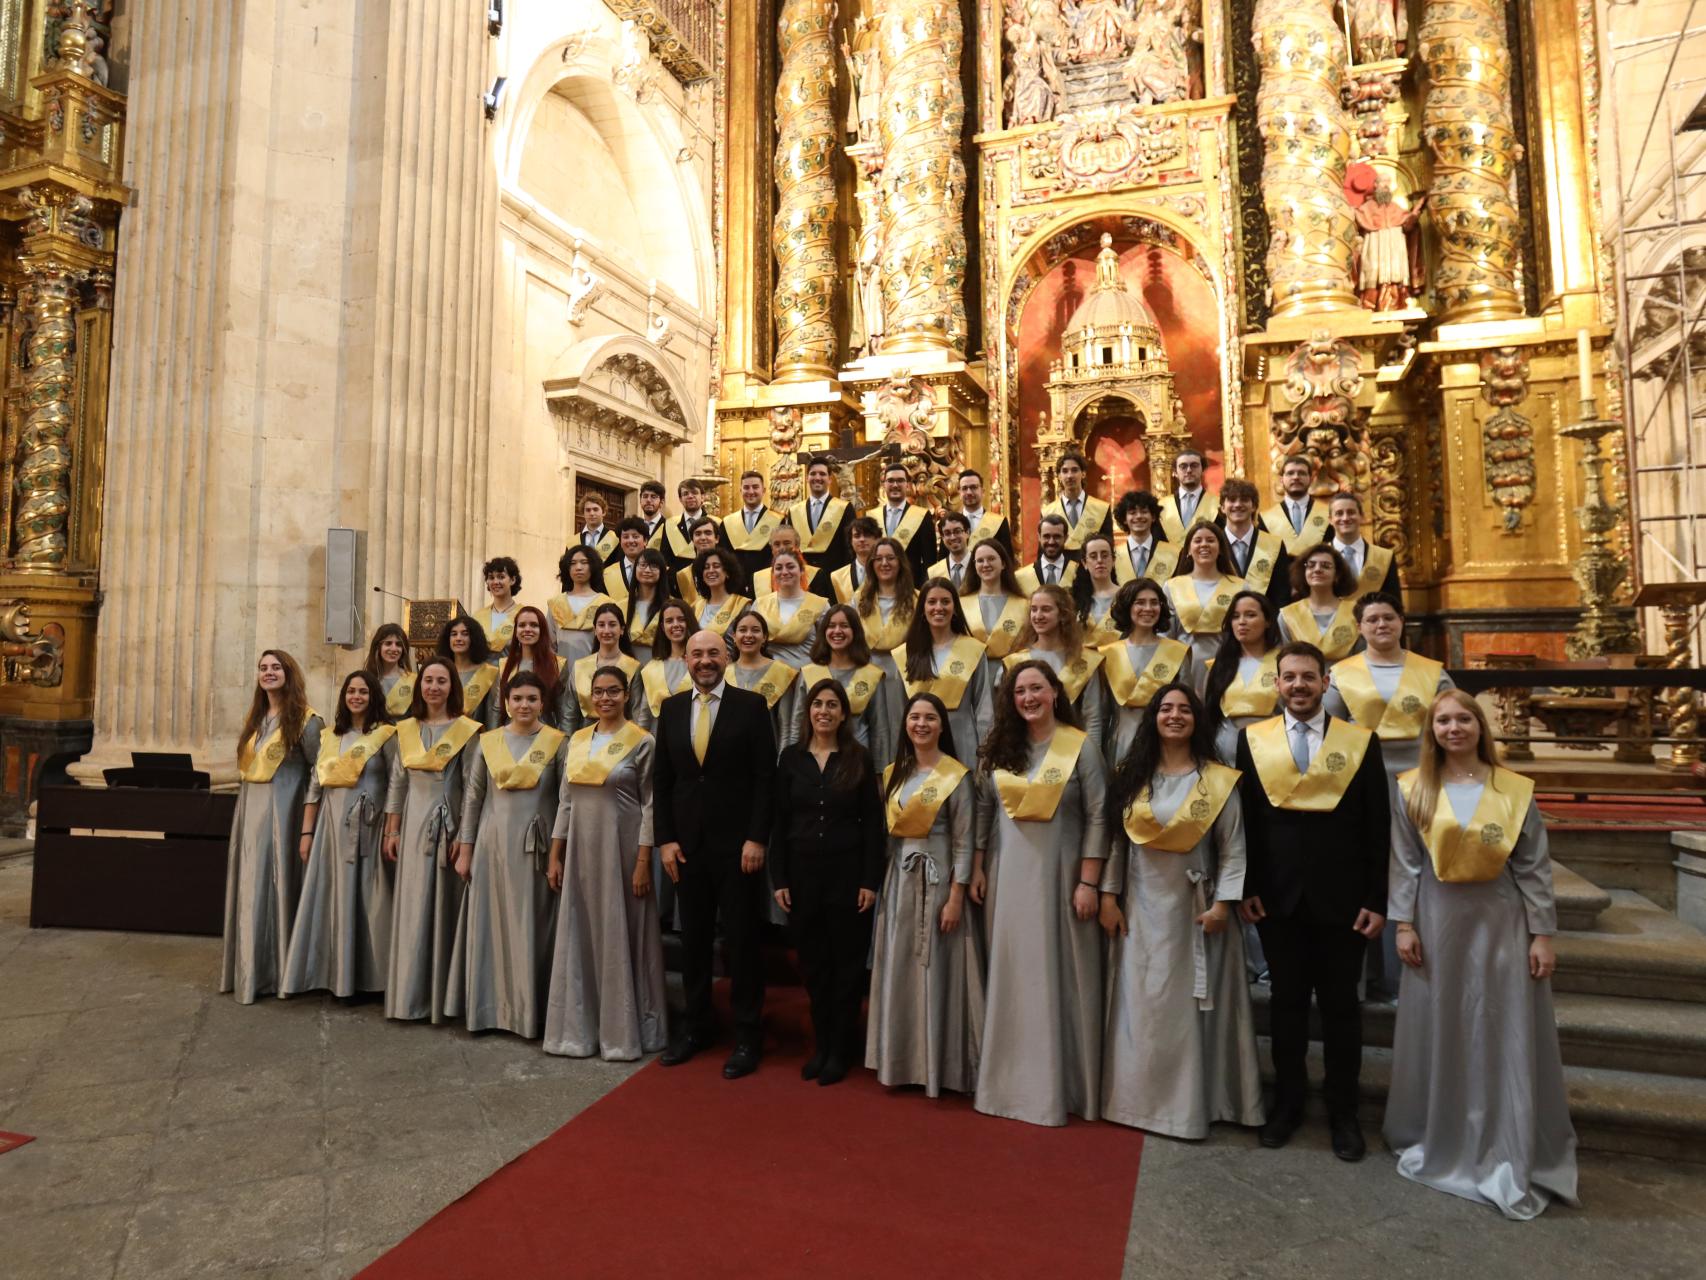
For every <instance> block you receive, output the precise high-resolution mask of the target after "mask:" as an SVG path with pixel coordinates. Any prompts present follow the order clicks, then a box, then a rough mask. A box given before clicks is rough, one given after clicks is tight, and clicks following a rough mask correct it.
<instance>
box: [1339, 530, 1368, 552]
mask: <svg viewBox="0 0 1706 1280" xmlns="http://www.w3.org/2000/svg"><path fill="white" fill-rule="evenodd" d="M1367 545H1368V540H1367V539H1366V538H1364V537H1363V536H1362V535H1361V534H1358V535H1357V540H1356V541H1355V542H1340V541H1339V535H1338V534H1336V533H1335V534H1334V535H1333V550H1335V551H1341V552H1342V551H1355V550H1356V549H1357V548H1358V547H1364V546H1367Z"/></svg>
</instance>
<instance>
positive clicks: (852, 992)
mask: <svg viewBox="0 0 1706 1280" xmlns="http://www.w3.org/2000/svg"><path fill="white" fill-rule="evenodd" d="M858 894H859V891H858V890H857V889H856V888H855V889H853V890H851V891H850V892H849V894H848V900H847V902H846V904H845V905H840V904H838V905H837V908H836V911H835V917H834V929H835V989H834V994H833V996H832V999H833V1001H834V1010H835V1014H834V1016H835V1037H836V1042H835V1051H836V1052H837V1053H838V1054H840V1055H841V1057H842V1058H843V1059H845V1060H846V1061H847V1062H849V1063H852V1062H858V1061H860V1057H859V1054H858V1052H857V1050H858V1045H859V1005H860V1003H861V1002H862V1001H863V1000H864V998H865V992H866V991H867V990H869V989H870V972H869V970H867V969H866V968H865V956H866V955H867V954H868V953H869V952H870V949H871V917H872V915H873V914H875V913H874V911H864V912H861V911H860V910H859V906H858Z"/></svg>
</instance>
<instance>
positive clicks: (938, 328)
mask: <svg viewBox="0 0 1706 1280" xmlns="http://www.w3.org/2000/svg"><path fill="white" fill-rule="evenodd" d="M877 21H878V37H879V40H880V41H881V51H882V65H883V87H882V143H883V173H882V181H881V190H882V196H883V210H882V216H883V256H882V281H883V301H884V337H883V345H882V350H883V352H884V353H885V354H887V353H893V352H908V351H920V352H923V351H942V352H955V353H958V352H959V351H960V350H961V349H962V348H963V347H964V345H965V334H966V308H965V278H966V237H965V223H964V217H963V213H964V206H965V191H966V171H965V162H964V161H963V160H962V159H961V156H960V130H961V126H962V125H963V123H964V121H965V98H964V96H963V95H962V94H961V92H960V51H961V47H962V45H963V43H964V33H963V30H962V28H961V25H960V9H959V5H958V4H956V3H953V0H887V2H886V3H884V4H883V5H882V6H881V8H880V9H879V10H878V19H877Z"/></svg>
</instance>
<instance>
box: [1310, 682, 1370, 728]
mask: <svg viewBox="0 0 1706 1280" xmlns="http://www.w3.org/2000/svg"><path fill="white" fill-rule="evenodd" d="M1321 705H1322V706H1323V707H1325V708H1326V710H1327V714H1328V715H1330V716H1332V717H1333V718H1334V719H1335V720H1348V721H1350V722H1351V723H1352V724H1355V723H1356V717H1355V716H1353V715H1352V714H1351V709H1350V708H1349V707H1348V706H1346V705H1345V698H1344V695H1343V694H1341V693H1340V692H1339V690H1338V686H1337V685H1333V684H1329V685H1328V686H1327V692H1326V693H1325V694H1324V695H1323V696H1322V698H1321ZM1362 727H1363V728H1365V729H1372V728H1374V726H1373V725H1371V724H1365V725H1363V726H1362Z"/></svg>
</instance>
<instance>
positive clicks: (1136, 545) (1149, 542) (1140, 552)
mask: <svg viewBox="0 0 1706 1280" xmlns="http://www.w3.org/2000/svg"><path fill="white" fill-rule="evenodd" d="M1125 553H1126V557H1127V559H1129V560H1130V561H1131V567H1132V571H1133V572H1134V573H1136V574H1137V576H1138V577H1140V578H1141V577H1142V576H1143V575H1144V574H1145V573H1147V572H1148V571H1149V562H1150V561H1151V560H1153V559H1154V558H1155V535H1154V534H1151V535H1150V536H1149V537H1147V538H1145V539H1143V541H1141V542H1139V541H1138V540H1137V539H1136V538H1133V537H1131V536H1130V535H1129V534H1128V535H1127V536H1126V540H1125Z"/></svg>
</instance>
